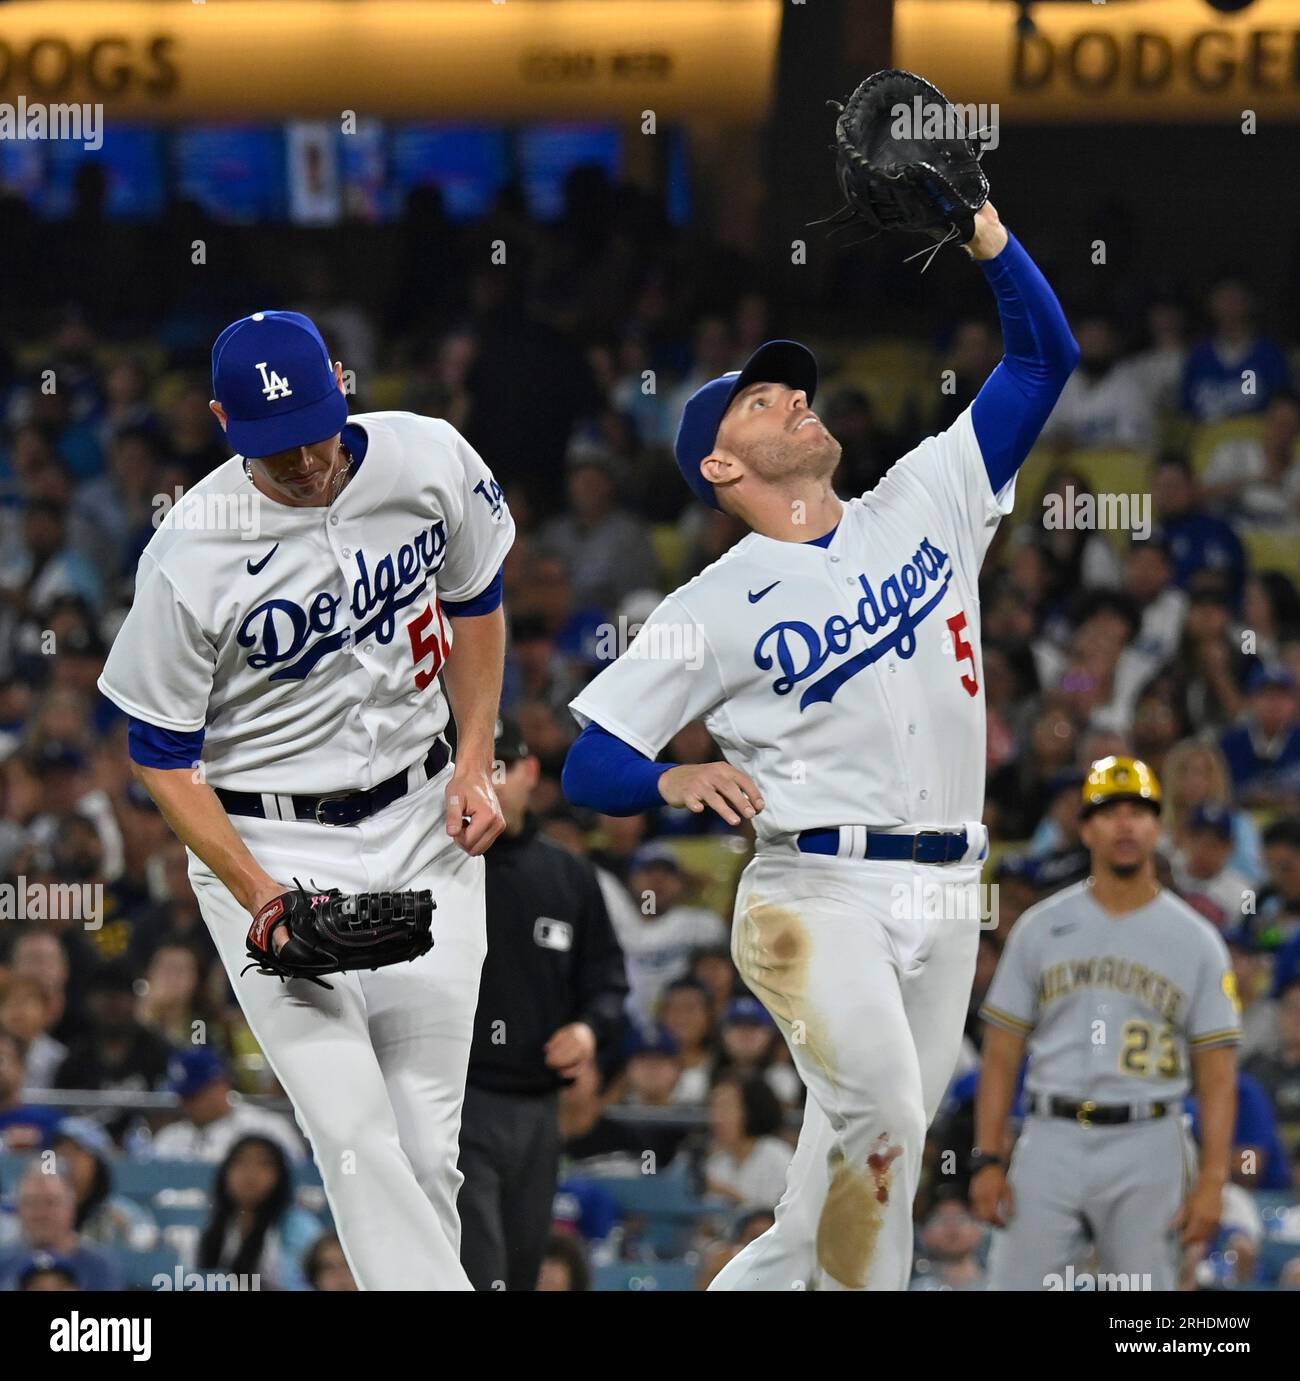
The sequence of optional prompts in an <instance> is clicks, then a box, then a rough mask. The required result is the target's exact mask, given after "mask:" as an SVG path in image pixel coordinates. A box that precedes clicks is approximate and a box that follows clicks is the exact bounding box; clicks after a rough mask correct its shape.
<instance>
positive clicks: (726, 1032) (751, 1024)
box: [719, 993, 803, 1202]
mask: <svg viewBox="0 0 1300 1381" xmlns="http://www.w3.org/2000/svg"><path fill="white" fill-rule="evenodd" d="M721 1037H722V1058H721V1060H720V1062H719V1067H720V1069H721V1070H722V1071H723V1072H725V1073H726V1074H728V1075H730V1076H734V1077H737V1078H742V1079H762V1080H763V1082H764V1083H766V1084H767V1086H768V1087H769V1088H770V1089H771V1090H772V1093H773V1094H774V1095H775V1097H776V1099H777V1101H778V1102H779V1103H781V1104H782V1105H783V1106H785V1107H787V1108H793V1107H798V1105H799V1104H800V1102H801V1101H802V1100H803V1081H802V1080H801V1079H800V1078H799V1073H798V1071H797V1070H796V1069H795V1067H794V1065H792V1064H791V1063H789V1060H788V1058H787V1053H786V1046H785V1042H784V1041H783V1040H782V1038H781V1033H780V1031H778V1029H777V1025H776V1022H775V1021H773V1020H772V1017H771V1015H770V1013H769V1012H768V1010H767V1008H766V1007H764V1006H763V1004H762V1003H761V1002H760V1001H759V1000H758V998H756V997H753V996H751V995H750V994H748V993H746V994H745V995H744V996H742V997H736V998H732V1000H731V1002H730V1004H729V1005H728V1007H727V1010H726V1012H725V1013H724V1014H723V1017H722V1030H721ZM773 1202H775V1200H774V1201H773Z"/></svg>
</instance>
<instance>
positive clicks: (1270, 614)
mask: <svg viewBox="0 0 1300 1381" xmlns="http://www.w3.org/2000/svg"><path fill="white" fill-rule="evenodd" d="M1242 623H1243V625H1244V628H1245V629H1247V630H1249V632H1250V633H1251V634H1252V635H1253V636H1252V645H1251V648H1250V650H1251V651H1252V652H1253V653H1254V654H1255V655H1256V656H1257V657H1258V658H1259V659H1260V661H1262V662H1275V661H1278V660H1279V659H1280V658H1281V657H1282V650H1283V644H1284V643H1286V642H1287V641H1288V640H1294V639H1295V638H1296V637H1298V636H1300V594H1297V593H1296V588H1295V586H1294V585H1293V584H1292V583H1291V581H1290V580H1289V579H1288V578H1287V577H1286V576H1285V575H1283V574H1282V572H1281V571H1260V572H1257V573H1256V574H1255V575H1253V576H1252V577H1251V578H1250V580H1248V581H1247V582H1246V594H1245V599H1244V600H1243V603H1242Z"/></svg>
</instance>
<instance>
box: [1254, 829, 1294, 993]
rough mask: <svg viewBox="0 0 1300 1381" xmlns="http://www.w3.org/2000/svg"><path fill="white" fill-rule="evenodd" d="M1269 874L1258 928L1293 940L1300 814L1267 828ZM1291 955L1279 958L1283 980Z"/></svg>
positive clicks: (1278, 978) (1281, 955)
mask: <svg viewBox="0 0 1300 1381" xmlns="http://www.w3.org/2000/svg"><path fill="white" fill-rule="evenodd" d="M1263 843H1264V862H1265V865H1266V867H1267V877H1266V879H1265V885H1264V889H1263V891H1262V892H1261V893H1260V898H1259V927H1260V930H1261V932H1267V933H1269V934H1270V935H1271V936H1272V937H1273V938H1274V939H1282V940H1288V941H1289V940H1291V939H1293V938H1294V937H1295V935H1296V933H1297V932H1298V931H1300V817H1295V816H1292V817H1285V818H1283V819H1281V820H1274V821H1273V823H1272V824H1271V825H1269V827H1268V828H1267V829H1266V830H1265V831H1264V836H1263ZM1288 957H1289V956H1287V955H1286V954H1285V952H1284V953H1283V954H1279V955H1278V957H1277V981H1278V983H1279V984H1280V983H1282V982H1284V981H1285V980H1286V979H1287V978H1288V977H1289V976H1290V975H1289V974H1288V973H1287V972H1286V968H1285V966H1286V963H1287V959H1288Z"/></svg>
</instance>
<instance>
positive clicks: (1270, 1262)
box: [1259, 1237, 1300, 1285]
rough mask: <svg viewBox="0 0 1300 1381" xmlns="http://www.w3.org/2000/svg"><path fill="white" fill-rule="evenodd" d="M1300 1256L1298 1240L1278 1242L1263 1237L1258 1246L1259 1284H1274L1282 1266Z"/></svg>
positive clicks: (1274, 1239)
mask: <svg viewBox="0 0 1300 1381" xmlns="http://www.w3.org/2000/svg"><path fill="white" fill-rule="evenodd" d="M1296 1257H1300V1242H1279V1241H1278V1240H1277V1239H1276V1238H1267V1237H1266V1238H1265V1239H1264V1241H1263V1242H1261V1243H1260V1246H1259V1280H1260V1284H1261V1285H1276V1284H1277V1278H1278V1276H1279V1275H1281V1273H1282V1267H1283V1266H1285V1265H1286V1263H1287V1262H1288V1261H1292V1260H1294V1259H1295V1258H1296Z"/></svg>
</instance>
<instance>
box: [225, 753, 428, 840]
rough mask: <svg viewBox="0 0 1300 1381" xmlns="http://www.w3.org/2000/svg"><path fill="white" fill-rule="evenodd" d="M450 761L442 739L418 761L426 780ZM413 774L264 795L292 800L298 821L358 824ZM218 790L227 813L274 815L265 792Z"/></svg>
mask: <svg viewBox="0 0 1300 1381" xmlns="http://www.w3.org/2000/svg"><path fill="white" fill-rule="evenodd" d="M450 761H451V749H450V748H448V747H447V745H446V743H445V742H444V741H443V740H442V739H441V738H436V739H434V741H433V747H432V748H430V749H429V751H428V753H427V754H426V755H425V758H424V761H423V762H422V763H421V764H419V765H420V766H421V767H422V768H423V769H424V780H425V781H426V782H427V781H431V780H432V779H433V778H434V777H436V776H437V775H438V773H439V772H441V771H442V769H443V768H444V767H446V765H447V764H448V763H449V762H450ZM410 776H411V769H410V768H409V767H404V768H403V769H402V770H401V771H400V772H397V773H394V774H393V776H391V777H389V778H388V779H387V781H382V782H380V783H379V785H378V786H372V787H370V788H368V789H367V790H365V791H334V792H330V793H327V794H326V795H324V796H285V795H282V794H281V793H279V792H274V791H273V792H268V793H265V794H267V795H271V796H276V797H278V798H279V799H280V800H281V801H292V803H293V818H294V819H295V820H310V821H314V822H315V823H316V824H318V825H355V824H358V823H360V821H362V820H365V819H368V818H369V817H370V816H372V815H377V814H378V813H379V812H380V811H381V810H383V809H384V808H385V807H386V806H391V805H392V804H393V802H394V801H399V800H401V798H402V797H403V796H405V795H406V793H407V791H408V790H410ZM215 790H216V793H217V800H218V801H220V802H221V804H222V805H223V806H224V807H225V809H226V813H227V814H228V815H251V816H253V817H254V818H256V819H258V820H267V819H273V818H274V817H273V816H268V815H267V813H266V804H265V802H264V801H263V800H262V797H263V794H264V793H263V792H260V791H227V790H225V789H224V788H223V787H216V788H215ZM282 818H283V817H282Z"/></svg>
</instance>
